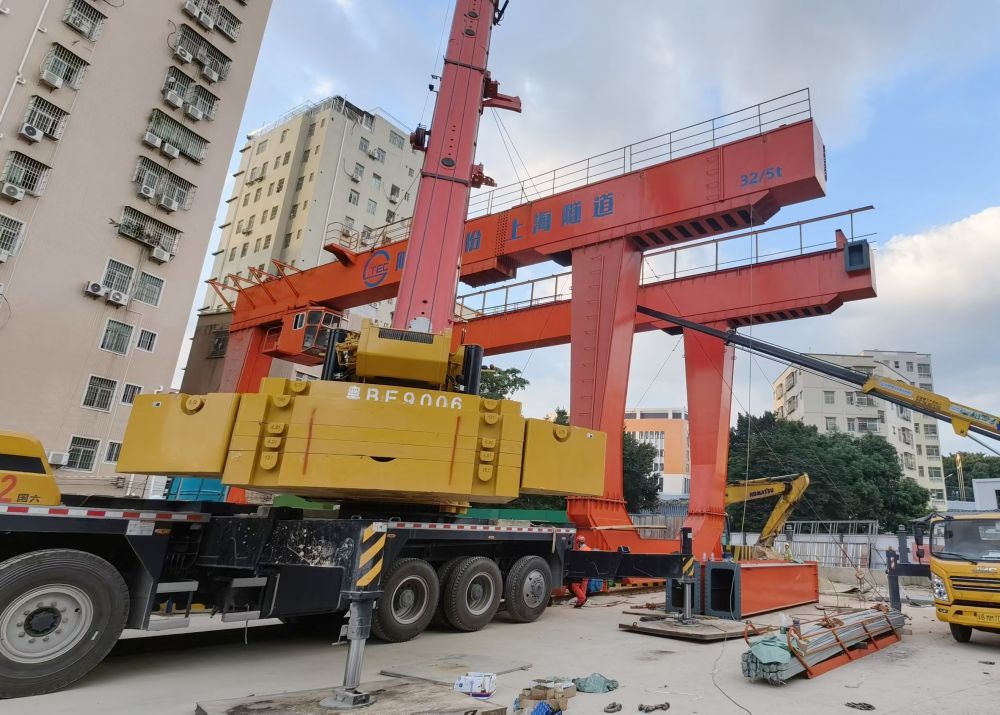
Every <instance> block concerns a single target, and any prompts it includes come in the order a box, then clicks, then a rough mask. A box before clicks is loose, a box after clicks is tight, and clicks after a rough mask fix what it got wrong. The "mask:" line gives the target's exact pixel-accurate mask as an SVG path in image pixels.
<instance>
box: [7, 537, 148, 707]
mask: <svg viewBox="0 0 1000 715" xmlns="http://www.w3.org/2000/svg"><path fill="white" fill-rule="evenodd" d="M128 606H129V601H128V587H127V586H126V585H125V581H124V580H123V579H122V577H121V575H120V574H119V573H118V571H117V569H115V567H114V566H112V565H111V564H109V563H108V562H107V561H105V560H104V559H102V558H99V557H97V556H94V555H93V554H89V553H87V552H85V551H75V550H71V549H46V550H44V551H32V552H30V553H27V554H22V555H20V556H15V557H13V558H11V559H7V560H6V561H4V562H3V563H0V608H2V610H0V697H2V698H17V697H21V696H25V695H41V694H42V693H50V692H52V691H54V690H59V689H60V688H63V687H65V686H67V685H69V684H70V683H73V682H75V681H76V680H79V679H80V678H82V677H83V676H84V675H86V674H87V673H88V672H89V671H90V670H91V669H92V668H93V667H94V666H96V665H97V664H98V663H100V662H101V661H102V660H103V659H104V656H106V655H107V654H108V651H110V650H111V647H112V646H113V645H114V644H115V642H116V641H117V640H118V636H119V635H121V632H122V629H123V628H124V627H125V619H126V618H127V617H128Z"/></svg>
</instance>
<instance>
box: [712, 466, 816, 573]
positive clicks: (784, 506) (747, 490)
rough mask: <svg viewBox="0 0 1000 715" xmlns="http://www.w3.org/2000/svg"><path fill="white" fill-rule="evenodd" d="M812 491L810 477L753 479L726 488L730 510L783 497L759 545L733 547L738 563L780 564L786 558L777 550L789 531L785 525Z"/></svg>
mask: <svg viewBox="0 0 1000 715" xmlns="http://www.w3.org/2000/svg"><path fill="white" fill-rule="evenodd" d="M808 487H809V475H808V474H806V473H804V472H803V473H801V474H786V475H783V476H780V477H764V478H762V479H750V480H747V481H745V482H735V483H733V484H727V485H726V506H730V505H732V504H739V503H741V502H745V501H754V500H757V499H768V498H770V497H774V496H776V497H779V499H778V503H777V504H775V505H774V509H773V510H772V511H771V515H770V516H769V517H768V518H767V522H766V523H765V524H764V526H763V528H762V529H761V530H760V537H759V538H758V539H757V543H756V544H752V545H733V544H730V547H729V548H730V549H731V551H732V554H733V558H734V559H735V560H736V561H746V560H748V559H767V560H777V559H781V558H782V556H781V555H780V554H778V553H777V552H776V551H775V550H774V540H775V538H776V537H777V536H778V534H780V533H781V532H782V530H783V529H784V528H785V522H786V521H788V517H789V516H791V514H792V510H793V509H794V508H795V505H796V504H798V503H799V501H801V500H802V497H803V495H804V494H805V492H806V489H807V488H808Z"/></svg>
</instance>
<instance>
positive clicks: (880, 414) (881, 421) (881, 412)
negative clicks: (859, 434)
mask: <svg viewBox="0 0 1000 715" xmlns="http://www.w3.org/2000/svg"><path fill="white" fill-rule="evenodd" d="M878 423H879V424H880V425H884V424H885V410H879V411H878Z"/></svg>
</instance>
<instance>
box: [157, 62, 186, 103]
mask: <svg viewBox="0 0 1000 715" xmlns="http://www.w3.org/2000/svg"><path fill="white" fill-rule="evenodd" d="M193 86H194V80H193V79H191V78H190V77H188V76H187V75H186V74H185V73H184V72H181V70H180V69H179V68H177V67H174V66H173V65H171V66H170V67H168V68H167V76H166V77H165V78H164V79H163V87H162V89H163V90H164V91H166V90H168V89H169V90H171V91H174V92H176V93H177V94H179V95H180V96H181V97H182V98H186V97H187V95H188V92H190V91H191V87H193Z"/></svg>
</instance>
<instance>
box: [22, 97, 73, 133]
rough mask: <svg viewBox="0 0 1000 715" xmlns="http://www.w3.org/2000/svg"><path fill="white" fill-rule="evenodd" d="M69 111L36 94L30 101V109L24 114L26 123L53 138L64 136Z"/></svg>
mask: <svg viewBox="0 0 1000 715" xmlns="http://www.w3.org/2000/svg"><path fill="white" fill-rule="evenodd" d="M68 116H69V112H67V111H65V110H62V109H60V108H59V107H57V106H56V105H54V104H52V102H47V101H46V100H44V99H42V98H41V97H38V96H35V97H32V98H31V102H29V103H28V111H27V112H26V113H25V115H24V123H25V124H30V125H31V126H33V127H35V128H36V129H39V130H41V132H42V133H43V134H44V135H45V136H47V137H50V138H52V139H58V138H59V137H61V136H62V133H63V129H64V128H65V126H66V117H68Z"/></svg>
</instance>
